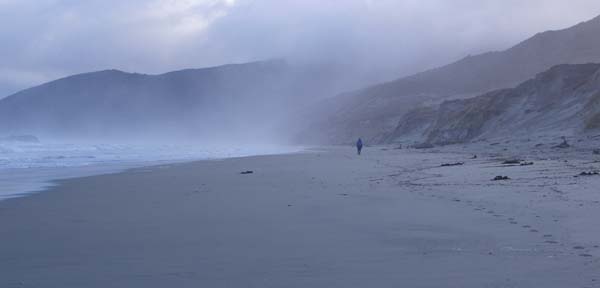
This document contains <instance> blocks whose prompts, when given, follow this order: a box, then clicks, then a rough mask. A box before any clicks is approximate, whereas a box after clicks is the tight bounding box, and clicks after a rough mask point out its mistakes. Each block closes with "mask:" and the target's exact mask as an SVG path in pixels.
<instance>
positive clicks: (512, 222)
mask: <svg viewBox="0 0 600 288" xmlns="http://www.w3.org/2000/svg"><path fill="white" fill-rule="evenodd" d="M510 224H513V225H516V224H519V222H517V221H510Z"/></svg>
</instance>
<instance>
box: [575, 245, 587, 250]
mask: <svg viewBox="0 0 600 288" xmlns="http://www.w3.org/2000/svg"><path fill="white" fill-rule="evenodd" d="M573 249H575V250H584V249H585V247H583V246H575V247H573Z"/></svg>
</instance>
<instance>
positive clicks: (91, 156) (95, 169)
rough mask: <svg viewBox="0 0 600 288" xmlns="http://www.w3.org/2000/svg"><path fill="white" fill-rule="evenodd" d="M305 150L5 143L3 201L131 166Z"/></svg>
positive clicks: (0, 163)
mask: <svg viewBox="0 0 600 288" xmlns="http://www.w3.org/2000/svg"><path fill="white" fill-rule="evenodd" d="M300 150H301V148H300V147H283V146H256V147H253V146H252V147H216V146H213V147H203V146H200V145H125V144H85V145H82V144H64V143H52V144H48V143H22V142H0V200H5V199H8V198H14V197H21V196H26V195H29V194H31V193H35V192H39V191H42V190H44V189H46V188H48V187H49V186H52V185H53V184H52V181H53V180H59V179H68V178H74V177H85V176H92V175H99V174H106V173H114V172H119V171H123V170H125V169H129V168H135V167H142V166H150V165H159V164H163V163H176V162H185V161H195V160H208V159H224V158H232V157H245V156H253V155H268V154H284V153H293V152H297V151H300Z"/></svg>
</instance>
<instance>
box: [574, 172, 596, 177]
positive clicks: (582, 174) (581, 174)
mask: <svg viewBox="0 0 600 288" xmlns="http://www.w3.org/2000/svg"><path fill="white" fill-rule="evenodd" d="M597 175H600V173H598V171H591V172H581V173H579V175H575V177H580V176H597Z"/></svg>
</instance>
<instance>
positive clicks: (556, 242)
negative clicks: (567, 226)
mask: <svg viewBox="0 0 600 288" xmlns="http://www.w3.org/2000/svg"><path fill="white" fill-rule="evenodd" d="M544 243H548V244H558V241H554V240H546V241H544Z"/></svg>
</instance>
